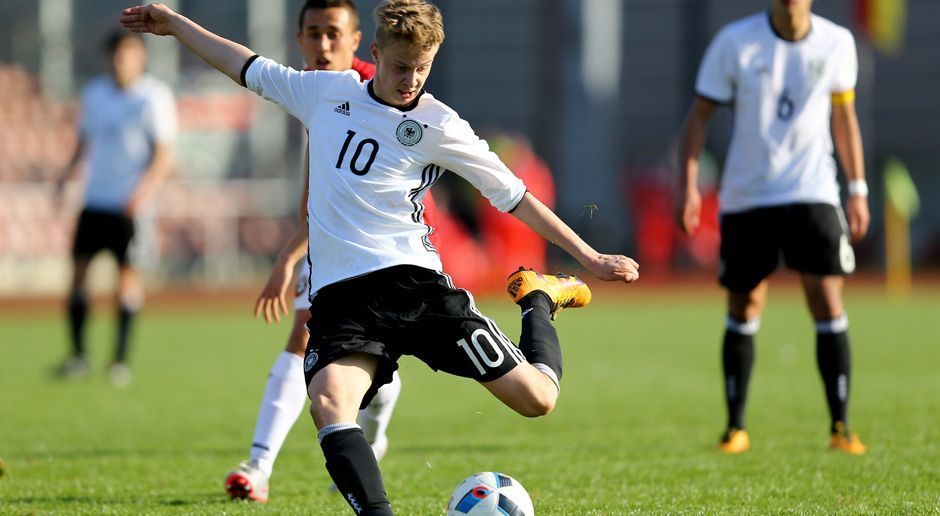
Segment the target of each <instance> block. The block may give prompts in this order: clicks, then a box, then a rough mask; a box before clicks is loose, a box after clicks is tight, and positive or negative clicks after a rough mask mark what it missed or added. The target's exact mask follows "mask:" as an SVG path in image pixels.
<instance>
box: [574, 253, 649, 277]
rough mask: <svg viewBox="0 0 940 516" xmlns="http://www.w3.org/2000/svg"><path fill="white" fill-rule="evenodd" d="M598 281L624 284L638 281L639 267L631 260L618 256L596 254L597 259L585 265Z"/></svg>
mask: <svg viewBox="0 0 940 516" xmlns="http://www.w3.org/2000/svg"><path fill="white" fill-rule="evenodd" d="M587 268H588V270H590V271H591V273H593V274H594V275H595V276H597V277H598V279H602V280H604V281H623V282H624V283H633V282H634V281H636V280H638V279H640V265H639V264H638V263H636V262H635V261H634V260H633V259H632V258H628V257H626V256H623V255H619V254H598V255H597V257H596V258H595V259H594V260H593V261H592V262H591V263H590V264H588V265H587Z"/></svg>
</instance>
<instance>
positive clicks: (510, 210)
mask: <svg viewBox="0 0 940 516" xmlns="http://www.w3.org/2000/svg"><path fill="white" fill-rule="evenodd" d="M527 193H529V189H528V188H526V189H525V190H523V191H522V195H521V196H519V200H518V201H517V202H516V204H514V205H513V206H512V208H509V209H508V210H506V213H512V212H514V211H516V208H518V207H519V205H520V204H522V200H523V199H525V194H527Z"/></svg>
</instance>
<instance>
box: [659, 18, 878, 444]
mask: <svg viewBox="0 0 940 516" xmlns="http://www.w3.org/2000/svg"><path fill="white" fill-rule="evenodd" d="M811 7H812V0H774V1H773V4H772V7H771V9H770V11H769V12H763V13H760V14H756V15H753V16H750V17H747V18H744V19H741V20H738V21H736V22H733V23H731V24H729V25H728V26H726V27H725V28H724V29H722V30H721V32H719V33H718V35H717V36H716V37H715V39H714V41H712V43H711V45H710V46H709V47H708V50H707V51H706V53H705V56H704V58H703V60H702V65H701V68H700V70H699V74H698V80H697V82H696V93H697V96H696V98H695V99H694V101H693V104H692V107H691V110H690V112H689V114H688V116H687V117H686V120H685V124H684V127H683V129H682V144H681V147H680V156H679V159H680V161H679V163H680V167H681V184H680V191H679V203H678V206H677V218H678V222H679V224H680V226H681V228H682V229H683V230H684V231H685V232H686V233H688V234H692V233H693V232H694V231H695V230H696V228H697V227H698V225H699V219H700V209H701V197H700V195H699V191H698V187H697V185H696V180H697V171H698V156H699V153H700V152H701V150H702V146H703V145H704V142H705V132H706V125H707V123H708V120H709V118H710V117H711V115H712V113H713V111H714V110H715V108H716V107H717V106H719V105H731V106H733V108H734V134H733V136H732V139H731V146H730V149H729V151H728V156H727V160H726V162H725V169H724V175H723V177H722V183H721V190H720V193H719V198H720V203H721V266H720V268H719V280H720V282H721V284H722V285H723V286H724V287H725V288H726V289H727V291H728V317H727V321H726V329H725V335H724V343H723V349H722V357H723V366H724V378H725V395H726V401H727V406H728V428H727V430H726V431H725V433H724V435H723V437H722V439H721V442H720V444H719V447H720V449H721V450H723V451H725V452H729V453H738V452H743V451H746V450H747V449H748V448H749V447H750V438H749V436H748V433H747V431H746V430H745V425H744V406H745V401H746V400H747V388H748V380H749V377H750V374H751V366H752V363H753V360H754V335H755V334H756V333H757V330H758V328H759V327H760V317H761V313H762V311H763V308H764V304H765V302H766V299H767V277H768V276H769V275H770V274H771V273H772V272H773V271H774V269H776V268H777V265H778V260H779V256H780V255H781V254H782V256H783V260H784V263H785V264H786V266H787V267H789V268H792V269H795V270H796V271H798V272H799V273H800V279H801V282H802V285H803V290H804V292H805V295H806V300H807V304H808V305H809V311H810V313H811V315H812V317H813V320H814V321H815V327H816V358H817V362H818V365H819V372H820V374H821V375H822V381H823V385H824V387H825V393H826V399H827V401H828V406H829V412H830V416H831V423H830V427H829V431H830V448H832V449H837V450H842V451H845V452H848V453H852V454H862V453H864V452H865V446H864V445H863V444H862V442H861V441H860V440H859V439H858V437H857V436H856V435H854V434H852V433H851V432H849V429H848V419H847V411H848V401H849V374H850V352H849V337H848V326H849V323H848V318H847V316H846V314H845V309H844V307H843V303H842V287H843V278H844V275H846V274H849V273H851V272H852V271H853V270H854V269H855V255H854V253H853V251H852V247H851V245H850V243H849V238H850V237H851V238H852V240H858V239H861V238H862V237H863V236H865V233H866V232H867V230H868V223H869V212H868V199H867V195H868V187H867V185H866V183H865V172H864V163H863V158H862V140H861V134H860V131H859V127H858V119H857V117H856V114H855V104H854V98H855V83H856V79H857V75H858V61H857V57H856V51H855V40H854V38H853V37H852V34H851V33H850V32H849V31H848V30H847V29H845V28H843V27H840V26H838V25H835V24H834V23H832V22H830V21H829V20H826V19H824V18H822V17H819V16H816V15H814V14H813V13H812V12H811ZM830 129H831V133H830ZM833 141H834V142H835V150H836V152H837V153H838V155H839V161H840V163H841V164H842V168H843V170H844V172H845V176H846V179H847V180H848V200H847V202H846V205H845V214H846V215H848V223H846V218H845V215H844V214H843V211H842V206H841V203H840V197H839V185H838V182H837V181H836V162H835V160H834V159H833V156H832V151H833Z"/></svg>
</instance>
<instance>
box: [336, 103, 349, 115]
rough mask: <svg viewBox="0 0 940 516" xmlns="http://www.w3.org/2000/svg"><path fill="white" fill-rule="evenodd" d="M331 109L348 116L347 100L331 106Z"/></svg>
mask: <svg viewBox="0 0 940 516" xmlns="http://www.w3.org/2000/svg"><path fill="white" fill-rule="evenodd" d="M333 111H336V112H337V113H339V114H341V115H346V116H349V102H343V103H342V104H340V105H338V106H336V107H335V108H333Z"/></svg>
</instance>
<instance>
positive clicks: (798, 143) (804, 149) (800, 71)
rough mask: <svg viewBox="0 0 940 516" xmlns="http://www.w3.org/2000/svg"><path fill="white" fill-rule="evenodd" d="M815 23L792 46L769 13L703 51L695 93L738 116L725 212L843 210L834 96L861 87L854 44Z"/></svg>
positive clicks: (735, 27) (723, 195)
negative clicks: (810, 205)
mask: <svg viewBox="0 0 940 516" xmlns="http://www.w3.org/2000/svg"><path fill="white" fill-rule="evenodd" d="M811 24H812V25H811V27H812V28H811V29H810V32H809V34H807V35H806V37H805V38H803V39H801V40H800V41H795V42H793V41H787V40H784V39H782V38H780V37H779V36H778V35H777V34H776V32H775V31H774V29H773V27H772V26H771V24H770V17H769V14H768V13H761V14H756V15H753V16H749V17H747V18H744V19H742V20H738V21H736V22H733V23H731V24H729V25H727V26H726V27H725V28H724V29H722V30H721V32H719V33H718V35H717V36H716V37H715V39H714V41H712V43H711V45H709V47H708V50H707V51H706V52H705V57H704V58H703V60H702V65H701V68H700V69H699V73H698V80H697V82H696V92H697V93H698V94H699V95H700V96H702V97H705V98H708V99H711V100H714V101H717V102H720V103H730V104H731V105H732V108H733V109H734V131H733V134H732V137H731V145H730V148H729V149H728V156H727V159H726V161H725V168H724V175H723V177H722V181H721V190H720V193H719V200H720V203H721V211H722V212H725V213H728V212H736V211H743V210H746V209H750V208H754V207H757V206H769V205H776V204H786V203H793V202H822V203H829V204H833V205H839V185H838V183H837V181H836V164H835V160H834V159H833V156H832V151H833V145H832V137H831V135H830V130H829V127H830V115H831V109H832V104H831V95H832V94H833V93H838V92H843V91H848V90H852V89H854V88H855V81H856V78H857V75H858V60H857V57H856V54H855V39H854V38H853V37H852V33H851V32H849V31H848V30H847V29H845V28H843V27H840V26H838V25H836V24H834V23H832V22H830V21H829V20H827V19H825V18H822V17H820V16H816V15H813V16H812V19H811Z"/></svg>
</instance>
